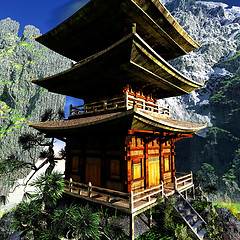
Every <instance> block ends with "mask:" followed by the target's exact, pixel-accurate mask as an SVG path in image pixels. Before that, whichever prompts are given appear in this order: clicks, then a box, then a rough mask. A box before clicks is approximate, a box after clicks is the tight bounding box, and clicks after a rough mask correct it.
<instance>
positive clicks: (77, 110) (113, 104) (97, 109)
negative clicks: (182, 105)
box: [70, 92, 170, 117]
mask: <svg viewBox="0 0 240 240" xmlns="http://www.w3.org/2000/svg"><path fill="white" fill-rule="evenodd" d="M135 105H136V106H137V108H138V109H140V110H142V111H144V112H148V113H152V114H157V115H160V116H162V117H169V116H170V111H169V106H168V107H162V106H160V105H159V104H157V103H154V102H153V101H150V100H146V99H144V97H141V96H134V94H130V93H128V92H126V93H125V96H123V97H118V98H112V99H107V100H102V101H99V102H94V103H89V104H83V105H80V106H76V107H73V106H72V105H70V117H72V116H80V115H85V114H101V113H105V112H110V111H121V110H129V109H132V108H133V107H134V106H135Z"/></svg>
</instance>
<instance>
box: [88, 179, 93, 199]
mask: <svg viewBox="0 0 240 240" xmlns="http://www.w3.org/2000/svg"><path fill="white" fill-rule="evenodd" d="M91 195H92V183H91V182H89V183H88V197H91Z"/></svg>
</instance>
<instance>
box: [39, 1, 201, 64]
mask: <svg viewBox="0 0 240 240" xmlns="http://www.w3.org/2000/svg"><path fill="white" fill-rule="evenodd" d="M131 23H136V31H137V33H139V35H140V36H141V37H142V38H144V39H145V41H146V42H147V43H148V44H149V45H150V46H151V47H152V46H154V50H155V51H156V52H157V53H158V54H159V55H162V56H163V57H164V59H166V60H170V59H173V58H176V57H179V56H182V55H184V54H186V53H188V52H190V51H192V50H194V49H196V48H198V47H199V45H198V44H197V43H196V42H195V41H194V40H193V39H192V38H190V37H189V36H188V34H187V33H186V32H185V31H184V30H183V28H182V27H181V26H180V25H179V24H178V23H177V21H176V20H175V19H174V18H173V17H172V15H171V14H170V13H169V11H168V10H167V9H166V8H165V7H164V6H163V5H162V4H161V2H160V1H159V0H93V1H89V2H88V3H87V4H86V5H85V6H84V7H82V8H81V9H79V10H78V11H77V12H76V13H75V14H73V15H72V16H71V17H70V18H68V19H67V20H65V21H64V22H63V23H61V24H60V25H58V26H57V27H55V28H54V29H52V30H51V31H49V32H47V33H46V34H44V35H42V36H41V37H38V38H37V39H36V40H37V41H38V42H40V43H42V44H44V45H45V46H47V47H49V48H51V49H52V50H54V51H56V52H58V53H60V54H62V55H64V56H66V57H68V58H70V59H73V60H74V61H77V62H78V61H80V60H82V59H84V58H86V57H88V56H90V55H93V54H95V53H97V52H99V51H102V50H103V49H106V48H107V47H109V46H110V45H112V44H114V43H115V42H117V41H119V40H120V39H121V38H122V36H123V35H124V34H127V33H128V32H129V31H131V30H130V29H129V27H130V28H131Z"/></svg>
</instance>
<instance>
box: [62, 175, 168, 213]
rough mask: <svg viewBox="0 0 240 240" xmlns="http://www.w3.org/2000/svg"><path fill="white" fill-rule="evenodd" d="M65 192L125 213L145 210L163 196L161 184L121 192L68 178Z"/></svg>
mask: <svg viewBox="0 0 240 240" xmlns="http://www.w3.org/2000/svg"><path fill="white" fill-rule="evenodd" d="M65 193H66V194H68V195H71V196H74V197H77V198H81V199H85V200H87V201H89V202H93V203H99V204H102V205H105V206H108V207H112V208H116V209H119V210H121V211H123V212H126V213H130V214H137V213H139V211H143V210H144V211H145V210H146V209H148V208H150V207H153V206H155V205H157V204H158V199H159V198H162V197H163V184H160V185H158V186H155V187H152V188H149V189H145V190H143V191H140V192H135V193H134V192H132V191H131V192H130V193H123V192H119V191H114V190H110V189H105V188H100V187H96V186H92V185H91V183H89V184H83V183H77V182H73V181H72V180H71V179H70V181H67V180H65Z"/></svg>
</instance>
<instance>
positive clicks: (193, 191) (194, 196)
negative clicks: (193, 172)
mask: <svg viewBox="0 0 240 240" xmlns="http://www.w3.org/2000/svg"><path fill="white" fill-rule="evenodd" d="M192 193H193V196H192V197H193V199H194V200H195V198H196V195H195V187H194V185H193V189H192Z"/></svg>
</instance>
